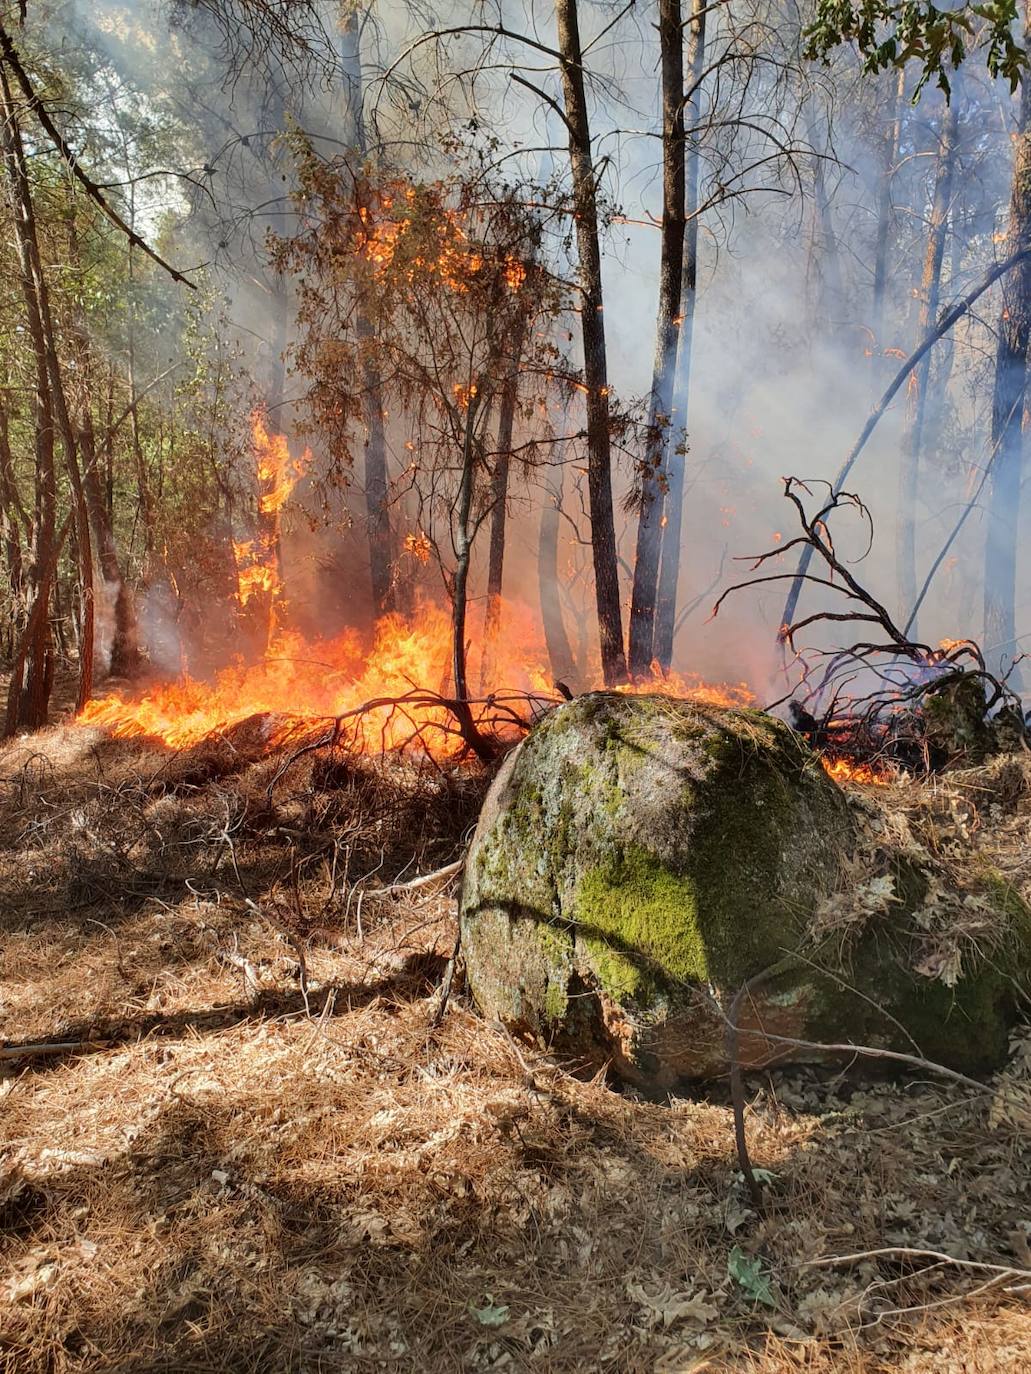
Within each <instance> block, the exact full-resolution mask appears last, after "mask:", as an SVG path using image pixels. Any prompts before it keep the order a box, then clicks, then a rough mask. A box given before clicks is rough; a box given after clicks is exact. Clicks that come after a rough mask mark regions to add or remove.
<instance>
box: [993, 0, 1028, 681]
mask: <svg viewBox="0 0 1031 1374" xmlns="http://www.w3.org/2000/svg"><path fill="white" fill-rule="evenodd" d="M1024 40H1025V44H1026V43H1028V42H1031V8H1029V5H1028V3H1027V0H1025V3H1024ZM1013 159H1014V160H1013V183H1012V189H1011V193H1010V212H1009V229H1008V242H1007V250H1008V252H1010V253H1013V252H1015V251H1017V250H1018V249H1022V248H1026V247H1029V246H1031V75H1029V73H1028V72H1026V71H1025V72H1023V73H1022V75H1021V81H1020V127H1019V130H1018V132H1017V135H1016V138H1015V140H1014V150H1013ZM1029 337H1031V260H1025V261H1023V262H1021V263H1020V264H1019V265H1018V266H1017V267H1016V268H1015V269H1014V270H1013V271H1012V272H1011V273H1010V274H1009V275H1008V276H1007V277H1006V278H1005V280H1004V282H1003V289H1002V311H1001V315H1000V319H999V331H998V343H997V346H996V354H995V386H994V392H993V396H992V453H991V456H990V460H989V461H990V463H991V467H990V471H989V477H988V522H987V531H986V544H985V560H984V652H985V656H986V658H987V659H988V662H989V666H990V667H994V668H996V669H1002V670H1005V668H1006V667H1007V666H1008V663H1009V660H1011V659H1012V658H1013V657H1014V656H1015V653H1016V637H1017V631H1016V615H1015V602H1016V581H1017V531H1018V521H1019V515H1020V485H1021V469H1022V466H1023V433H1022V428H1023V419H1024V400H1025V377H1026V372H1027V354H1028V339H1029Z"/></svg>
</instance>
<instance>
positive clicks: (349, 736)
mask: <svg viewBox="0 0 1031 1374" xmlns="http://www.w3.org/2000/svg"><path fill="white" fill-rule="evenodd" d="M241 585H242V584H241ZM503 615H504V617H505V633H504V634H503V635H502V637H501V640H500V642H499V643H498V644H497V646H496V648H495V651H494V658H493V662H494V677H495V683H496V687H497V690H499V691H500V690H509V691H512V692H521V693H527V694H530V695H533V696H538V697H540V698H541V699H542V700H547V699H553V698H554V689H553V687H552V680H551V673H550V670H549V669H548V666H547V657H546V654H545V651H544V648H543V646H542V645H540V644H539V643H538V641H537V635H536V628H535V625H534V617H533V615H532V613H531V612H530V611H529V609H528V608H526V607H524V606H522V605H520V604H519V603H506V605H505V607H504V610H503ZM450 664H451V618H450V615H449V613H448V611H447V610H446V609H445V608H443V607H440V606H435V605H431V604H424V605H423V606H421V607H420V608H419V609H418V611H417V612H416V613H414V614H413V615H411V616H403V615H400V614H393V615H387V616H384V617H383V618H382V619H381V620H379V621H378V622H377V623H376V625H375V627H374V629H373V632H372V634H371V637H363V636H362V635H361V634H359V633H358V632H357V631H355V630H345V631H344V632H343V633H342V634H339V635H336V636H335V637H333V638H332V639H324V640H308V639H305V638H304V637H303V636H302V635H299V634H297V633H295V632H293V631H289V630H278V631H277V632H276V634H275V636H274V638H273V640H272V642H271V643H270V646H269V651H268V653H267V655H266V656H265V658H264V659H263V661H262V662H260V663H256V664H250V665H248V664H243V663H240V664H236V665H233V666H231V667H228V668H224V669H222V670H221V671H220V672H219V673H218V674H217V675H216V677H215V679H214V681H213V682H210V683H206V682H197V681H192V680H190V679H188V678H187V679H184V680H182V681H180V682H173V683H164V684H161V685H159V686H156V687H154V688H153V689H152V690H150V691H148V692H146V693H145V694H144V695H142V696H140V697H138V698H135V699H130V698H127V697H124V696H122V695H110V696H107V697H103V698H100V699H98V700H96V701H93V702H90V704H89V705H88V706H87V707H86V709H85V710H84V711H83V713H82V714H81V715H80V716H79V718H78V719H79V722H80V723H81V724H83V725H92V726H99V727H101V728H103V729H105V730H107V731H108V732H109V733H111V734H112V735H116V736H120V737H122V738H131V737H134V736H138V737H146V738H150V739H155V740H158V741H161V742H162V743H164V744H166V745H169V746H170V747H172V748H186V747H189V746H191V745H194V744H198V743H199V742H200V741H202V740H204V739H206V738H208V737H209V736H211V735H214V734H216V733H222V732H225V731H226V730H230V729H232V728H233V727H234V726H236V725H239V724H240V723H241V722H243V721H245V720H248V719H250V718H251V717H254V716H268V717H271V718H272V720H271V722H270V726H269V730H268V732H267V740H268V744H269V746H270V747H271V746H274V745H275V744H277V743H282V742H283V741H285V740H287V739H295V738H301V737H304V736H308V735H311V734H314V733H316V732H319V731H322V730H325V729H327V728H329V727H330V725H331V723H332V721H333V720H334V719H342V721H343V724H342V730H341V741H342V742H346V743H347V744H348V745H349V746H350V747H352V748H355V749H357V750H360V751H363V752H366V753H380V752H383V751H388V750H394V749H400V748H404V747H406V746H410V745H416V746H417V747H418V748H419V749H421V750H422V751H423V752H425V753H428V754H430V755H431V756H432V757H434V758H436V759H438V760H444V759H447V758H451V757H454V756H455V755H456V754H458V753H459V752H460V751H461V749H462V748H463V746H462V742H461V740H460V739H459V738H458V736H457V735H456V734H455V727H454V721H453V719H452V717H451V715H450V713H449V712H448V711H447V709H446V708H445V707H443V706H441V705H438V704H436V703H435V702H432V701H428V700H423V701H422V702H419V701H415V702H405V701H404V700H403V699H404V698H405V697H406V696H411V695H412V694H413V692H414V694H415V695H416V696H418V695H419V689H420V688H421V689H424V692H425V695H426V697H429V696H430V695H431V694H433V693H436V692H442V693H443V694H444V695H446V693H447V691H448V690H449V684H450ZM479 673H480V663H479V656H478V654H477V652H476V651H475V649H474V652H473V654H472V656H471V661H470V664H469V677H470V681H474V682H475V681H479ZM624 690H626V691H633V692H643V691H652V692H654V691H662V692H669V693H671V694H673V695H676V696H685V697H689V698H691V699H692V700H695V701H698V702H700V703H703V704H705V705H719V706H744V705H748V704H750V703H751V702H752V701H753V700H754V698H753V697H752V694H751V692H750V691H749V690H748V688H747V687H746V686H745V685H744V684H743V683H740V684H737V685H736V686H732V685H713V684H708V683H705V682H703V681H702V680H701V679H700V678H695V677H685V676H673V677H671V678H669V679H656V680H653V681H651V682H644V683H637V684H634V685H633V686H630V687H627V688H625V689H624ZM370 703H373V705H371V706H370ZM376 703H378V704H376ZM394 703H400V704H394ZM514 704H515V705H516V706H517V709H520V704H519V703H514ZM522 709H523V710H524V712H525V707H524V708H522ZM352 712H353V713H355V714H353V715H351V714H349V713H352ZM474 714H476V715H477V716H478V717H479V718H480V720H481V722H482V723H484V724H488V723H489V724H492V725H493V727H494V728H495V729H497V727H498V722H497V720H496V719H495V715H494V710H493V707H492V705H491V704H490V701H489V700H486V701H484V702H483V703H481V704H480V705H478V706H476V707H475V708H474ZM509 728H511V727H509ZM504 729H505V727H504V726H502V732H504Z"/></svg>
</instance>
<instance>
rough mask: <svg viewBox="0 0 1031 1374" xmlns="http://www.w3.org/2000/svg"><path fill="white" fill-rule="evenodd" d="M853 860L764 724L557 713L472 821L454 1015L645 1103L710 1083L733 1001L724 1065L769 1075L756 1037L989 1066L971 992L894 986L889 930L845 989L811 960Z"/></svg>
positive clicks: (863, 945) (994, 1016)
mask: <svg viewBox="0 0 1031 1374" xmlns="http://www.w3.org/2000/svg"><path fill="white" fill-rule="evenodd" d="M853 841H854V828H853V822H852V817H851V813H850V810H849V807H848V805H847V803H846V801H845V798H844V795H843V794H842V792H841V790H840V789H839V788H838V787H837V785H836V784H835V783H833V782H832V781H831V780H830V779H829V778H828V777H827V775H826V773H825V772H824V770H823V768H822V766H821V764H820V761H819V758H818V757H817V755H815V754H814V753H813V752H812V751H811V750H809V749H808V747H807V746H806V745H805V744H804V742H803V741H802V740H801V739H800V737H799V736H798V735H797V734H795V733H794V732H793V731H792V730H790V729H789V728H788V727H787V726H786V725H784V724H782V723H781V722H780V721H778V720H775V719H773V718H772V717H770V716H767V715H764V714H762V713H761V712H757V711H742V710H732V709H726V708H721V707H716V706H707V705H700V704H697V703H693V702H688V701H683V700H679V699H676V698H671V697H666V696H660V695H628V694H623V693H617V692H595V693H591V694H589V695H586V696H582V697H579V698H577V699H576V700H575V701H572V702H570V703H568V704H567V705H565V706H562V707H560V708H559V709H557V710H556V711H554V712H552V713H551V714H550V715H549V716H548V717H546V719H545V720H544V721H542V722H541V723H540V724H539V725H538V726H537V727H536V729H535V730H534V731H532V733H531V734H530V735H529V736H528V737H527V738H526V739H525V740H524V741H523V743H522V744H521V745H519V747H518V748H517V749H515V750H514V751H513V752H512V754H511V755H510V756H509V757H508V759H507V760H506V761H505V764H504V765H503V767H502V769H501V771H500V773H499V774H498V776H497V778H496V779H495V781H494V783H493V785H492V787H491V790H490V792H489V793H488V796H487V799H486V801H485V803H484V806H483V810H482V813H481V816H480V821H479V824H478V826H477V830H476V834H475V836H474V838H473V842H472V846H471V849H470V853H469V856H468V860H467V864H466V870H465V880H464V885H463V891H462V899H461V926H462V946H463V950H464V954H465V961H466V968H467V974H468V980H469V985H470V988H471V991H472V994H473V996H474V998H475V1000H476V1002H477V1004H478V1005H479V1007H480V1008H481V1010H482V1011H483V1012H484V1014H485V1015H487V1016H489V1017H491V1018H497V1019H500V1020H501V1021H502V1022H503V1023H504V1024H505V1025H507V1026H508V1027H510V1028H511V1029H513V1030H514V1031H517V1032H519V1033H521V1034H524V1035H528V1036H530V1037H532V1038H533V1039H535V1040H536V1041H538V1042H539V1043H542V1044H546V1045H550V1046H552V1047H553V1048H554V1049H556V1050H557V1051H559V1052H561V1053H563V1054H565V1055H566V1056H568V1057H570V1058H573V1059H575V1060H578V1061H579V1062H581V1063H583V1064H587V1065H591V1064H594V1065H598V1064H602V1063H608V1064H610V1065H611V1066H612V1067H613V1068H614V1069H615V1070H616V1071H617V1072H618V1073H620V1074H621V1075H622V1076H624V1077H626V1078H628V1079H630V1080H631V1081H635V1082H638V1083H641V1084H645V1085H649V1086H655V1087H664V1086H669V1085H671V1084H673V1083H675V1082H676V1081H678V1080H681V1079H686V1078H704V1077H708V1076H711V1075H715V1074H719V1073H721V1072H723V1071H725V1069H726V1065H727V1046H726V1034H725V1032H726V1020H725V1017H724V1014H723V1012H721V1010H720V1007H721V1006H722V1008H723V1010H724V1012H725V1011H726V1010H728V1009H729V1008H730V1005H731V1003H732V1001H733V999H734V997H735V996H736V994H737V993H738V992H739V991H740V990H741V989H742V988H743V987H744V985H745V984H746V983H749V982H750V980H756V981H755V983H754V984H753V985H752V986H751V987H750V989H749V992H748V995H747V996H745V997H743V998H741V999H740V1003H739V1007H738V1012H737V1015H736V1020H737V1022H738V1024H739V1025H740V1026H742V1027H744V1028H746V1031H747V1033H745V1034H743V1035H741V1037H740V1038H739V1042H738V1049H737V1053H738V1055H739V1057H740V1058H741V1060H742V1061H743V1062H744V1063H746V1064H759V1063H768V1062H770V1061H771V1060H774V1059H783V1058H785V1057H788V1053H789V1052H788V1051H787V1050H786V1049H785V1047H784V1046H783V1045H782V1044H781V1043H780V1042H777V1041H776V1040H775V1039H772V1038H770V1039H767V1038H766V1037H767V1036H769V1037H774V1036H777V1035H781V1036H786V1037H790V1038H794V1039H803V1040H810V1041H828V1040H831V1041H841V1040H850V1041H855V1042H858V1043H867V1044H870V1043H873V1044H878V1045H888V1046H896V1047H898V1048H901V1049H906V1050H910V1051H911V1050H912V1048H913V1044H914V1043H915V1039H916V1031H915V1030H912V1029H911V1028H910V1026H909V1025H908V1024H907V1023H908V1022H910V1021H911V1022H912V1023H913V1026H914V1027H915V1028H916V1030H918V1031H920V1032H921V1033H923V1034H925V1036H926V1039H927V1044H926V1053H928V1054H929V1055H931V1056H932V1057H934V1052H939V1053H941V1055H942V1057H943V1058H944V1059H945V1060H946V1061H948V1062H951V1063H954V1064H956V1065H962V1066H963V1067H968V1068H969V1067H980V1066H987V1064H988V1063H989V1062H992V1061H995V1062H997V1061H998V1059H999V1058H1000V1057H1001V1055H1002V1054H1003V1053H1004V1052H1005V1042H1006V1017H1005V1014H1004V1013H1003V1012H1002V1011H1000V1010H999V1007H998V1006H997V1005H996V1001H995V1000H994V992H993V989H989V988H987V986H982V984H981V983H979V982H977V981H976V980H974V981H972V982H970V983H969V984H967V985H961V988H959V989H946V988H944V987H942V985H940V984H932V983H930V982H929V981H928V979H926V978H922V977H920V976H919V975H918V974H916V973H914V972H912V971H910V970H909V969H908V968H907V967H906V966H905V963H904V959H902V958H901V957H900V949H899V942H898V940H897V939H896V938H895V931H894V929H893V927H892V926H891V922H892V921H896V922H897V920H898V915H897V912H893V913H892V914H891V915H890V916H886V917H885V922H884V923H882V925H880V926H878V925H877V924H876V923H873V924H871V926H870V928H869V929H868V930H867V931H865V932H864V934H863V936H862V939H861V940H860V942H859V943H858V945H857V946H855V947H853V948H851V949H850V950H849V951H848V967H847V968H845V967H835V966H834V951H828V950H827V949H822V950H820V949H816V948H815V947H814V946H813V943H812V931H813V915H814V912H815V911H816V909H817V907H818V905H819V904H820V903H821V902H822V901H823V900H824V899H825V898H827V897H829V896H830V895H831V894H832V893H834V892H835V891H836V890H838V889H839V887H840V882H841V873H842V862H843V859H844V858H845V857H846V856H847V855H848V854H849V853H850V851H851V850H852V848H853ZM760 975H762V976H761V977H760ZM960 991H961V992H962V1006H961V1008H960V1010H959V1012H957V1014H956V1016H955V1018H954V1019H953V1021H952V1025H951V1028H949V1030H948V1033H947V1034H937V1033H936V1032H938V1031H939V1030H942V1028H943V1027H947V1026H948V1023H949V1021H950V1018H951V1017H952V1012H951V1011H950V1006H954V1005H955V1003H956V996H955V994H956V993H959V992H960ZM791 1057H794V1058H800V1057H801V1058H814V1057H818V1056H814V1055H813V1054H806V1053H805V1052H801V1053H799V1052H798V1051H795V1052H794V1053H793V1054H792V1055H791Z"/></svg>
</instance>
